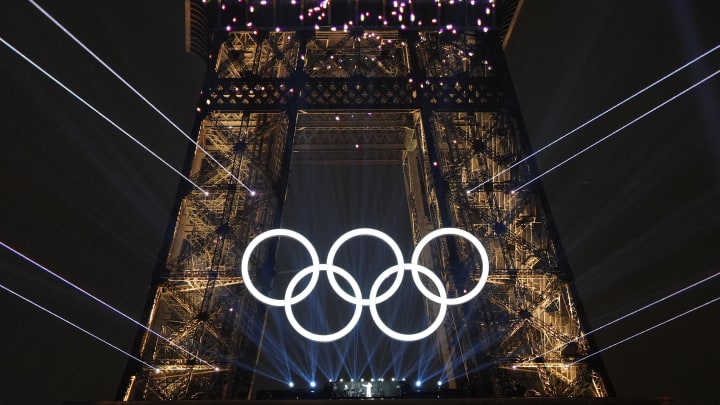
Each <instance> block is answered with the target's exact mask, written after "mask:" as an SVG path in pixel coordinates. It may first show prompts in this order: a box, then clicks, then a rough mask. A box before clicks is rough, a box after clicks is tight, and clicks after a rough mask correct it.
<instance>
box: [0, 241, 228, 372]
mask: <svg viewBox="0 0 720 405" xmlns="http://www.w3.org/2000/svg"><path fill="white" fill-rule="evenodd" d="M0 246H2V247H4V248H5V249H7V250H9V251H11V252H12V253H14V254H15V255H17V256H19V257H21V258H22V259H24V260H25V261H27V262H28V263H30V264H32V265H34V266H35V267H37V268H39V269H40V270H43V271H44V272H46V273H48V274H50V275H51V276H53V277H55V278H56V279H58V280H60V281H62V282H63V283H65V284H67V285H69V286H70V287H72V288H74V289H75V290H77V291H79V292H81V293H83V294H84V295H85V296H87V297H89V298H91V299H93V300H95V301H96V302H98V303H99V304H100V305H102V306H104V307H105V308H107V309H109V310H111V311H113V312H115V313H116V314H118V315H120V316H122V317H123V318H125V319H127V320H129V321H130V322H132V323H134V324H135V325H137V326H139V327H141V328H143V329H144V330H146V331H148V332H150V333H152V334H153V335H155V336H157V337H158V338H160V339H161V340H163V341H165V342H167V343H168V344H170V345H171V346H173V347H174V348H176V349H178V350H180V351H181V352H183V353H185V354H188V355H190V356H192V357H193V358H195V359H196V360H198V361H200V362H202V363H203V364H205V365H207V366H210V367H213V368H214V366H213V365H212V364H210V363H208V362H207V361H205V360H203V359H201V358H200V357H198V356H196V355H195V354H193V353H191V352H190V351H188V350H187V349H185V348H184V347H182V346H179V345H177V344H176V343H174V342H172V341H171V340H169V339H168V338H166V337H165V336H163V335H161V334H159V333H157V332H155V331H154V330H152V329H150V328H148V327H147V326H145V325H143V324H142V323H140V322H138V321H136V320H135V319H133V318H131V317H130V316H128V315H126V314H125V313H123V312H122V311H120V310H119V309H117V308H115V307H113V306H112V305H110V304H108V303H106V302H105V301H103V300H101V299H100V298H98V297H96V296H94V295H92V294H91V293H89V292H87V291H85V290H84V289H82V288H81V287H79V286H77V285H76V284H74V283H72V282H71V281H69V280H67V279H65V278H63V277H62V276H61V275H59V274H57V273H55V272H53V271H52V270H50V269H48V268H47V267H45V266H43V265H41V264H40V263H38V262H36V261H35V260H33V259H32V258H30V257H28V256H27V255H25V254H23V253H22V252H20V251H18V250H17V249H14V248H13V247H11V246H9V245H8V244H6V243H5V242H3V241H0Z"/></svg>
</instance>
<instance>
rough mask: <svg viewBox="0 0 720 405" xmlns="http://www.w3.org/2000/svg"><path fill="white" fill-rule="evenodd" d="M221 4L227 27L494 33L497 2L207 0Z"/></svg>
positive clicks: (210, 3)
mask: <svg viewBox="0 0 720 405" xmlns="http://www.w3.org/2000/svg"><path fill="white" fill-rule="evenodd" d="M203 3H205V4H206V6H207V7H218V12H219V15H220V18H221V21H220V23H221V25H220V26H221V27H224V28H225V30H227V31H235V30H248V29H255V28H263V29H271V30H275V31H278V32H279V31H283V30H289V29H297V28H307V29H315V30H319V29H321V28H322V29H328V28H329V29H331V30H344V31H348V30H350V29H353V28H359V27H389V28H390V27H392V28H399V29H401V30H405V29H419V28H428V27H434V28H437V29H438V30H439V31H449V32H457V29H458V28H460V27H463V28H468V27H474V28H477V29H479V30H482V31H485V32H487V31H489V30H490V29H491V27H492V25H493V20H494V15H495V12H496V7H497V5H496V0H434V1H432V2H431V1H430V0H425V1H418V0H416V1H414V2H413V0H404V1H400V0H394V1H390V0H386V1H382V0H355V1H351V2H348V1H332V0H203Z"/></svg>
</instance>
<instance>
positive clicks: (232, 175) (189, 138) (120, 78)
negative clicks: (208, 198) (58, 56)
mask: <svg viewBox="0 0 720 405" xmlns="http://www.w3.org/2000/svg"><path fill="white" fill-rule="evenodd" d="M28 2H29V3H30V4H32V5H33V6H34V7H35V8H36V9H38V10H39V11H40V12H41V13H42V14H43V15H44V16H45V17H47V19H49V20H50V21H52V23H53V24H55V26H57V27H58V28H60V30H61V31H62V32H64V33H65V34H66V35H67V36H69V37H70V38H71V39H72V40H73V41H75V43H76V44H78V45H79V46H80V47H81V48H82V49H84V50H85V52H87V53H88V54H90V56H92V57H93V58H94V59H95V60H96V61H97V62H98V63H100V64H101V65H102V66H103V67H104V68H105V69H107V70H108V72H110V73H112V74H113V76H115V77H116V78H117V79H118V80H120V81H121V82H122V84H124V85H125V87H127V88H128V89H130V90H131V91H132V92H133V93H135V95H136V96H138V97H140V99H141V100H142V101H144V102H145V104H147V105H148V106H149V107H150V108H152V109H153V110H154V111H155V112H156V113H158V114H159V115H160V116H161V117H162V118H163V119H164V120H165V121H167V122H168V123H169V124H170V125H171V126H172V127H173V128H175V129H176V130H177V131H178V132H179V133H180V134H181V135H182V136H184V137H185V138H187V139H188V140H189V141H190V142H192V143H193V145H195V147H197V148H198V149H199V150H200V151H202V152H203V153H204V154H205V156H207V157H208V158H210V160H212V161H213V163H215V164H216V165H218V167H219V168H221V169H222V170H223V171H225V172H226V173H227V174H229V175H230V177H231V178H232V179H233V180H235V181H237V183H238V184H240V185H241V186H243V187H244V188H245V189H246V190H247V191H248V192H250V194H251V195H255V192H254V191H253V190H251V189H250V188H249V187H248V186H247V185H245V183H243V182H242V181H241V180H240V179H239V178H237V177H236V176H235V175H234V174H232V172H230V170H228V168H226V167H225V166H223V165H222V164H221V163H220V162H218V161H217V159H215V158H214V157H213V156H212V155H211V154H210V152H208V151H206V150H205V149H204V148H203V147H202V146H200V145H199V144H198V143H197V142H196V141H195V140H194V139H193V138H192V137H191V136H190V135H188V134H186V133H185V131H183V130H182V129H181V128H180V127H179V126H178V125H177V124H175V123H174V122H173V121H172V120H171V119H170V118H169V117H168V116H167V115H165V114H163V112H162V111H160V109H159V108H157V107H155V105H154V104H153V103H151V102H150V100H148V99H147V98H145V96H143V95H142V94H141V93H140V92H139V91H138V90H137V89H135V88H134V87H133V86H132V85H131V84H130V83H128V82H127V80H125V79H124V78H123V77H122V76H120V74H119V73H117V72H116V71H115V70H114V69H113V68H111V67H110V66H109V65H108V64H107V63H106V62H105V61H104V60H102V59H101V58H100V57H99V56H97V55H96V54H95V52H93V51H92V50H91V49H90V48H88V47H87V46H86V45H85V44H84V43H83V42H82V41H80V40H79V39H78V38H77V37H76V36H75V35H73V34H72V33H71V32H70V31H69V30H68V29H67V28H65V26H63V25H62V24H60V22H59V21H58V20H56V19H55V18H54V17H53V16H52V15H50V13H48V12H47V11H45V9H44V8H42V7H40V5H39V4H37V3H36V2H35V1H33V0H28Z"/></svg>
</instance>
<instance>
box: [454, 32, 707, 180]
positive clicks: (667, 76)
mask: <svg viewBox="0 0 720 405" xmlns="http://www.w3.org/2000/svg"><path fill="white" fill-rule="evenodd" d="M718 49H720V45H716V46H715V47H713V48H712V49H710V50H709V51H707V52H705V53H703V54H702V55H700V56H698V57H696V58H695V59H692V60H691V61H689V62H687V63H686V64H684V65H682V66H680V67H679V68H677V69H675V70H673V71H672V72H670V73H668V74H666V75H665V76H663V77H661V78H660V79H658V80H656V81H654V82H653V83H651V84H650V85H648V86H646V87H644V88H642V89H641V90H639V91H637V92H635V93H634V94H633V95H631V96H630V97H628V98H626V99H624V100H622V101H621V102H619V103H617V104H615V105H614V106H612V107H610V108H608V109H607V110H605V111H603V112H601V113H600V114H598V115H596V116H595V117H593V118H591V119H589V120H588V121H585V122H584V123H583V124H580V125H579V126H578V127H576V128H575V129H573V130H571V131H570V132H568V133H566V134H565V135H562V136H560V137H559V138H557V139H555V140H554V141H552V142H550V143H549V144H547V145H545V146H543V147H542V148H540V149H538V150H536V151H535V152H533V153H531V154H529V155H527V156H525V157H524V158H522V159H520V160H519V161H517V162H515V163H513V164H512V165H510V166H508V167H506V168H505V169H503V170H502V171H500V172H499V173H497V174H495V175H494V176H492V177H490V178H489V179H487V180H485V181H483V182H482V183H480V184H478V185H477V186H475V187H473V188H471V189H469V190H467V191H466V193H467V194H470V193H472V192H473V191H475V190H477V189H478V188H480V187H482V186H484V185H485V184H487V183H489V182H491V181H493V180H495V179H496V178H498V177H499V176H501V175H503V174H504V173H506V172H507V171H509V170H512V169H513V168H514V167H516V166H517V165H519V164H521V163H523V162H525V161H526V160H528V159H530V158H532V157H533V156H535V155H537V154H538V153H540V152H542V151H544V150H545V149H547V148H549V147H551V146H553V145H555V144H556V143H558V142H560V141H561V140H563V139H565V138H567V137H568V136H570V135H572V134H574V133H575V132H577V131H579V130H581V129H582V128H584V127H585V126H587V125H589V124H591V123H593V122H594V121H596V120H598V119H600V118H601V117H603V116H604V115H606V114H607V113H609V112H611V111H613V110H615V109H616V108H618V107H620V106H621V105H623V104H625V103H627V102H628V101H630V100H632V99H633V98H635V97H637V96H639V95H640V94H642V93H644V92H645V91H647V90H650V89H651V88H652V87H654V86H656V85H657V84H660V83H661V82H663V81H665V80H666V79H668V78H669V77H670V76H672V75H674V74H675V73H678V72H679V71H681V70H683V69H685V68H686V67H688V66H690V65H692V64H693V63H695V62H697V61H699V60H700V59H702V58H704V57H705V56H707V55H709V54H711V53H713V52H715V51H716V50H718Z"/></svg>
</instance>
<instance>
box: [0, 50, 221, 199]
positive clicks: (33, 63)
mask: <svg viewBox="0 0 720 405" xmlns="http://www.w3.org/2000/svg"><path fill="white" fill-rule="evenodd" d="M0 42H2V43H3V45H5V46H7V47H8V48H9V49H10V50H11V51H13V52H15V53H16V54H17V55H18V56H20V57H21V58H23V59H24V60H25V61H26V62H27V63H29V64H30V65H32V66H33V67H34V68H35V69H37V70H39V71H40V72H41V73H42V74H44V75H45V76H46V77H47V78H48V79H50V80H52V81H53V82H55V84H57V85H58V86H60V87H62V88H63V90H65V91H67V92H68V93H70V94H71V95H72V96H73V97H75V98H76V99H77V100H78V101H80V102H81V103H83V104H84V105H85V106H86V107H87V108H89V109H91V110H92V111H93V112H95V113H96V114H97V115H99V116H100V117H102V118H103V119H104V120H105V121H107V122H108V123H109V124H110V125H112V126H113V127H115V128H116V129H117V130H118V131H120V132H122V133H123V134H124V135H125V136H127V137H128V138H130V139H131V140H132V141H133V142H135V143H136V144H137V145H138V146H140V147H141V148H143V149H144V150H145V151H146V152H148V153H149V154H151V155H152V156H153V157H155V158H156V159H157V160H159V161H161V162H162V163H163V164H164V165H165V166H167V167H168V168H169V169H170V170H172V171H173V172H175V173H176V174H178V175H179V176H180V177H182V178H183V179H185V180H186V181H187V182H188V183H190V184H192V185H193V186H194V187H195V188H197V189H198V190H200V191H201V192H202V193H203V194H205V195H207V194H208V192H207V191H205V190H204V189H203V188H202V187H200V186H198V185H197V184H195V182H193V181H192V180H190V178H189V177H187V176H185V175H184V174H182V173H181V172H180V171H179V170H177V169H176V168H174V167H173V166H172V165H171V164H170V163H168V162H167V161H165V160H164V159H163V158H161V157H160V156H159V155H158V154H157V153H155V152H153V151H152V150H151V149H150V148H148V147H147V146H145V145H144V144H143V143H142V142H140V141H139V140H138V139H137V138H135V137H134V136H132V135H131V134H130V133H129V132H127V131H126V130H124V129H123V128H122V127H120V125H118V124H116V123H115V122H114V121H113V120H111V119H110V118H108V117H107V116H106V115H105V114H103V113H102V112H100V110H98V109H97V108H95V107H93V106H92V104H90V103H88V102H87V101H85V99H83V98H82V97H80V96H79V95H78V94H77V93H75V92H74V91H72V90H71V89H70V88H69V87H67V86H66V85H64V84H63V83H62V82H61V81H60V80H58V79H56V78H55V77H54V76H53V75H51V74H50V73H48V72H47V71H46V70H45V69H43V68H42V67H40V65H38V64H37V63H35V62H33V61H32V60H31V59H30V58H28V57H27V56H25V54H23V53H22V52H20V51H19V50H18V49H17V48H15V47H14V46H12V45H11V44H10V43H9V42H7V41H6V40H5V39H4V38H2V37H0Z"/></svg>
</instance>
